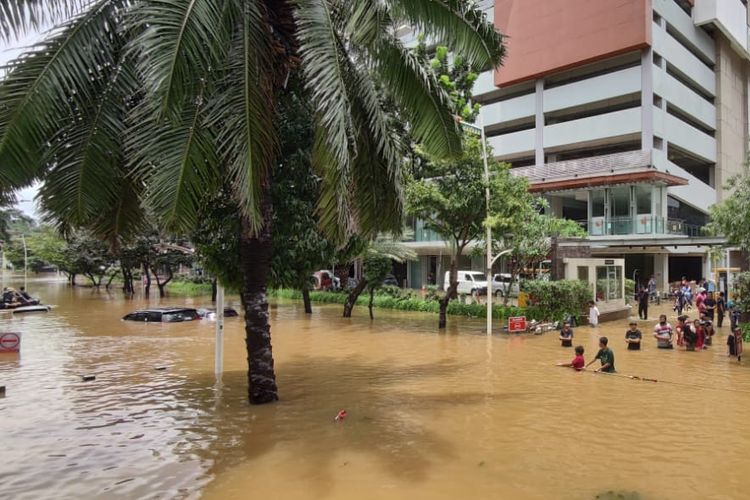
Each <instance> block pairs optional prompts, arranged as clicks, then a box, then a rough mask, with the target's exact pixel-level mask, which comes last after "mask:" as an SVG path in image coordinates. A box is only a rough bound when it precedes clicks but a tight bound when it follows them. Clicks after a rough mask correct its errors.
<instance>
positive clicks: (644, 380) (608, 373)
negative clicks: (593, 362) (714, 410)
mask: <svg viewBox="0 0 750 500" xmlns="http://www.w3.org/2000/svg"><path fill="white" fill-rule="evenodd" d="M581 371H586V372H589V373H593V374H594V375H599V374H602V375H610V376H613V377H621V378H627V379H630V380H640V381H641V382H654V383H656V382H659V383H662V384H671V385H678V386H682V387H691V388H696V389H707V390H710V391H725V392H738V393H743V394H750V391H745V390H742V389H731V388H728V387H712V386H710V385H701V384H692V383H688V382H674V381H672V380H657V379H655V378H649V377H639V376H638V375H625V374H623V373H617V372H614V373H613V372H597V371H593V370H586V369H585V368H584V369H583V370H581Z"/></svg>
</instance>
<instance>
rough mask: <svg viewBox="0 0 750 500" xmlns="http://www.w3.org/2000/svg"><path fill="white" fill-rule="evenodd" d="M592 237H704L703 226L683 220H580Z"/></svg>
mask: <svg viewBox="0 0 750 500" xmlns="http://www.w3.org/2000/svg"><path fill="white" fill-rule="evenodd" d="M576 222H578V224H579V225H580V226H581V227H582V228H583V229H585V230H586V232H587V233H588V234H589V235H590V236H624V235H631V234H642V235H648V234H673V235H683V236H690V237H698V236H704V235H705V233H704V231H703V226H700V225H698V224H688V223H687V222H685V221H684V220H681V219H670V218H666V217H653V216H650V215H639V216H637V217H635V218H633V217H610V218H608V219H605V218H604V217H593V218H592V219H590V220H578V221H576Z"/></svg>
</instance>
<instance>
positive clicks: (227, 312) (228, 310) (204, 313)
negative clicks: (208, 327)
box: [197, 307, 240, 320]
mask: <svg viewBox="0 0 750 500" xmlns="http://www.w3.org/2000/svg"><path fill="white" fill-rule="evenodd" d="M197 311H198V316H200V317H201V318H204V319H211V320H214V319H216V308H215V307H206V308H200V309H198V310H197ZM239 315H240V314H239V313H238V312H237V310H236V309H234V308H233V307H225V308H224V317H225V318H235V317H237V316H239Z"/></svg>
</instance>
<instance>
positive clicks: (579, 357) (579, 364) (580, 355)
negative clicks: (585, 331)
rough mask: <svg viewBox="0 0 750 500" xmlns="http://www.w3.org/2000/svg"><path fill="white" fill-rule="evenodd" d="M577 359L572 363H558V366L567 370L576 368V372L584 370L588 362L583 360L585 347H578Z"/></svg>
mask: <svg viewBox="0 0 750 500" xmlns="http://www.w3.org/2000/svg"><path fill="white" fill-rule="evenodd" d="M575 351H576V357H575V358H573V361H571V362H570V363H558V364H557V366H564V367H567V368H575V370H576V371H581V370H583V367H584V366H585V365H586V361H585V360H584V359H583V346H582V345H579V346H576V349H575Z"/></svg>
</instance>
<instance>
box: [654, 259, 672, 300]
mask: <svg viewBox="0 0 750 500" xmlns="http://www.w3.org/2000/svg"><path fill="white" fill-rule="evenodd" d="M654 278H656V289H657V290H659V291H660V292H665V291H667V292H668V291H669V254H667V253H657V254H654Z"/></svg>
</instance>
